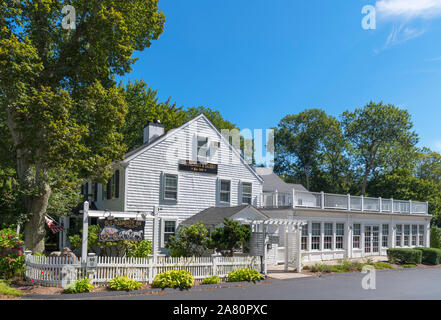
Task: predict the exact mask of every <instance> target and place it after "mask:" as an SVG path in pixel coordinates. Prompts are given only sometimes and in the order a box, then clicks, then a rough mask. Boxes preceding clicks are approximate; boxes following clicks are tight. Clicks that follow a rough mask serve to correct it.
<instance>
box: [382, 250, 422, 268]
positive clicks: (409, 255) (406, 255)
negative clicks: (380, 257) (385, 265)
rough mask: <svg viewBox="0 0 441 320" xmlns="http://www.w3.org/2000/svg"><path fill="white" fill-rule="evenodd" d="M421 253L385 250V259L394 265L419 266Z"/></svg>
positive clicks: (416, 251)
mask: <svg viewBox="0 0 441 320" xmlns="http://www.w3.org/2000/svg"><path fill="white" fill-rule="evenodd" d="M422 258H423V252H422V251H421V250H416V249H405V248H395V249H387V259H388V260H389V262H391V263H395V264H421V262H422Z"/></svg>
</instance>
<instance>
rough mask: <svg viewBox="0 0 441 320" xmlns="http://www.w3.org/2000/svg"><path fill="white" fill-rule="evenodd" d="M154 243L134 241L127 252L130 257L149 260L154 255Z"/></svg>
mask: <svg viewBox="0 0 441 320" xmlns="http://www.w3.org/2000/svg"><path fill="white" fill-rule="evenodd" d="M152 250H153V247H152V242H151V241H150V240H141V241H133V244H132V245H131V246H130V247H129V251H128V252H127V256H128V257H133V258H147V257H148V256H149V255H151V254H152Z"/></svg>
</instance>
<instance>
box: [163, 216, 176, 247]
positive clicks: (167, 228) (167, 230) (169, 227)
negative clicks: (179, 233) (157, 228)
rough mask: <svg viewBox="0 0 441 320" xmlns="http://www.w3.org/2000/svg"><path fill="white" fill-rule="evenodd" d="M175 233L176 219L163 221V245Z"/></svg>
mask: <svg viewBox="0 0 441 320" xmlns="http://www.w3.org/2000/svg"><path fill="white" fill-rule="evenodd" d="M175 234H176V221H164V245H165V244H166V243H167V241H169V240H170V237H171V236H174V235H175Z"/></svg>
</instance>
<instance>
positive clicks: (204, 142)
mask: <svg viewBox="0 0 441 320" xmlns="http://www.w3.org/2000/svg"><path fill="white" fill-rule="evenodd" d="M208 151H209V147H208V138H207V137H198V148H197V153H198V162H207V159H208Z"/></svg>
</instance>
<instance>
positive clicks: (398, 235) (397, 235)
mask: <svg viewBox="0 0 441 320" xmlns="http://www.w3.org/2000/svg"><path fill="white" fill-rule="evenodd" d="M395 228H396V229H395V230H396V231H395V247H402V245H401V241H402V239H403V225H401V224H397V225H395Z"/></svg>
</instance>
